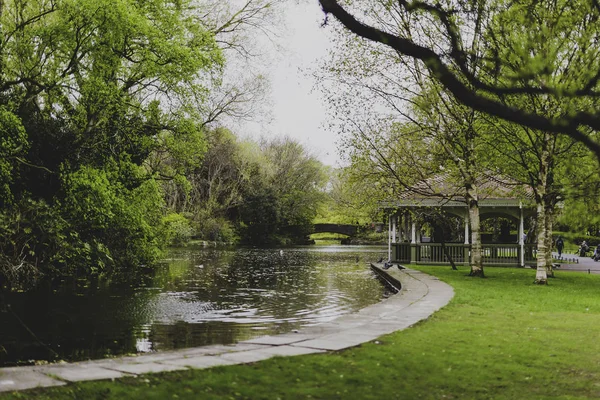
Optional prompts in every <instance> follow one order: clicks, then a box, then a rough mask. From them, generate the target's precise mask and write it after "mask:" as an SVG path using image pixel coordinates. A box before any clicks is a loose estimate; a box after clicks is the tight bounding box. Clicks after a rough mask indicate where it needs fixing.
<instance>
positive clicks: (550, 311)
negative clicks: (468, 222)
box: [0, 267, 600, 400]
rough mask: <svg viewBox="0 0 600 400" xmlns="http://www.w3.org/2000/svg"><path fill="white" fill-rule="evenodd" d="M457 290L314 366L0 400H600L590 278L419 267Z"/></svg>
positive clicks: (156, 378) (265, 367)
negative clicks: (419, 318)
mask: <svg viewBox="0 0 600 400" xmlns="http://www.w3.org/2000/svg"><path fill="white" fill-rule="evenodd" d="M419 269H421V270H424V271H426V272H430V273H432V274H434V275H436V276H438V277H440V279H442V280H444V281H446V282H448V283H449V284H451V285H452V286H453V287H454V288H455V292H456V295H455V297H454V299H453V300H452V301H451V302H450V304H449V305H448V306H446V307H445V308H444V309H442V310H441V311H439V312H437V313H435V314H434V315H433V316H432V317H430V318H429V319H428V320H426V321H423V322H421V323H419V324H417V325H416V326H414V327H412V328H410V329H407V330H405V331H402V332H397V333H394V334H391V335H387V336H382V337H381V338H380V339H379V340H378V341H375V342H372V343H367V344H364V345H362V346H359V347H356V348H353V349H350V350H345V351H340V352H335V353H328V354H323V355H310V356H299V357H290V358H276V359H271V360H267V361H263V362H259V363H255V364H251V365H238V366H229V367H218V368H213V369H210V370H197V371H185V372H179V373H168V374H156V375H147V376H144V377H138V378H135V379H134V378H131V379H123V380H118V381H115V382H110V381H102V382H84V383H80V384H76V385H68V386H66V387H60V388H53V389H45V390H34V391H27V392H21V393H16V394H12V395H11V394H8V395H6V394H5V395H4V396H2V395H0V399H13V398H18V399H86V400H87V399H161V400H162V399H278V398H280V399H337V398H339V399H585V398H598V397H600V296H599V294H600V276H598V275H588V274H582V273H574V272H562V271H557V272H556V275H557V278H555V279H552V280H551V282H550V285H548V286H537V285H533V284H532V282H533V280H534V275H535V271H534V270H530V269H505V268H487V269H486V275H487V278H485V279H479V278H470V277H467V276H466V274H467V272H468V271H467V270H466V269H461V270H459V271H451V270H450V269H449V268H446V267H421V268H419Z"/></svg>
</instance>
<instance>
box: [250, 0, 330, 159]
mask: <svg viewBox="0 0 600 400" xmlns="http://www.w3.org/2000/svg"><path fill="white" fill-rule="evenodd" d="M322 22H323V13H322V11H321V9H320V7H319V6H318V2H317V1H311V2H306V3H304V2H303V4H293V3H291V2H290V3H288V4H287V5H286V7H285V15H284V16H283V21H282V26H283V27H284V28H285V33H283V34H282V35H281V36H278V37H277V38H275V39H274V40H277V41H280V42H281V43H282V45H284V46H285V48H284V49H283V50H282V51H281V52H278V53H277V54H276V55H275V56H274V61H273V62H272V63H271V65H270V67H269V68H268V71H267V75H268V77H269V78H270V82H271V94H270V96H269V98H270V102H271V106H272V107H271V113H272V121H270V122H261V123H250V124H247V125H245V126H244V127H243V131H244V133H245V134H250V135H251V136H252V137H254V138H258V137H260V136H264V137H267V138H271V137H274V136H280V135H281V136H286V135H287V136H290V137H292V138H295V139H297V140H298V141H299V142H300V143H302V144H303V145H305V146H306V147H307V148H308V149H309V150H310V151H311V152H312V153H313V154H314V155H316V156H317V157H318V159H319V160H321V161H322V162H323V163H325V164H328V165H332V166H337V165H338V158H339V157H338V154H337V150H336V144H335V143H336V134H335V133H333V132H330V131H328V130H327V129H326V128H325V126H324V125H325V118H326V104H325V103H324V102H323V100H322V95H321V93H320V92H319V90H318V89H316V88H315V81H314V80H313V79H312V78H311V76H310V69H311V68H313V67H314V66H315V65H316V63H317V62H318V60H319V59H320V58H322V57H324V56H325V55H326V54H327V51H328V47H329V39H328V37H327V29H326V28H325V29H323V28H321V27H320V24H321V23H322Z"/></svg>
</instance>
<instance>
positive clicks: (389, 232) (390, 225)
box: [387, 214, 392, 261]
mask: <svg viewBox="0 0 600 400" xmlns="http://www.w3.org/2000/svg"><path fill="white" fill-rule="evenodd" d="M387 259H388V261H391V260H392V214H390V215H389V216H388V257H387Z"/></svg>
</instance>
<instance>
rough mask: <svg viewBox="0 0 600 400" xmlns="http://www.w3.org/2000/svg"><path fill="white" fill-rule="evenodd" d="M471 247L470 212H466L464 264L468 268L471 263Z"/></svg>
mask: <svg viewBox="0 0 600 400" xmlns="http://www.w3.org/2000/svg"><path fill="white" fill-rule="evenodd" d="M470 248H471V245H470V244H469V211H468V210H466V211H465V244H464V246H463V264H464V265H465V266H468V265H469V263H470V255H469V250H470Z"/></svg>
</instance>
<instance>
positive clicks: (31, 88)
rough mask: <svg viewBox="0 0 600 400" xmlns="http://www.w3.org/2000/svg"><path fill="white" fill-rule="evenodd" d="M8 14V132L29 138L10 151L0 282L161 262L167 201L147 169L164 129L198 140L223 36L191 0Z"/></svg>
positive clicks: (0, 88)
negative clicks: (23, 273)
mask: <svg viewBox="0 0 600 400" xmlns="http://www.w3.org/2000/svg"><path fill="white" fill-rule="evenodd" d="M0 6H1V10H0V11H1V13H0V30H1V31H2V38H1V39H0V58H1V65H0V105H1V106H2V110H3V111H5V112H6V113H7V114H6V115H7V116H8V117H6V118H3V120H2V121H1V122H2V124H3V126H2V129H3V130H4V131H10V132H15V134H16V132H18V129H19V128H18V126H22V127H23V128H24V131H25V134H26V136H25V137H23V136H22V135H21V136H19V135H17V136H15V139H16V140H17V141H15V142H14V143H15V145H14V146H13V149H12V150H11V152H10V154H9V156H10V163H11V165H12V168H13V171H14V172H13V175H14V176H18V177H19V179H15V180H13V181H12V182H9V184H8V186H9V188H10V194H9V195H7V196H4V198H5V199H9V200H10V204H9V205H8V207H7V208H5V212H4V213H3V215H2V218H3V221H2V226H3V228H2V229H3V233H5V234H3V235H2V239H1V240H0V248H1V250H2V253H4V254H5V255H7V254H11V255H12V256H11V257H10V259H6V258H3V261H4V262H3V263H2V267H3V270H2V272H6V271H15V270H18V269H19V268H20V267H19V266H20V265H22V264H24V263H25V264H27V265H30V266H33V267H37V268H38V269H43V271H46V272H52V273H57V272H63V273H68V272H69V271H72V270H73V269H77V268H89V269H91V270H93V269H97V268H98V267H100V269H101V268H102V267H103V266H115V265H121V266H125V265H129V264H139V263H143V262H147V261H149V260H152V259H153V258H154V257H156V255H157V249H158V248H159V247H160V240H159V237H160V229H159V228H160V227H159V225H160V216H161V214H162V199H161V193H160V188H159V187H158V185H157V184H156V181H154V180H153V179H152V178H153V176H152V175H151V174H149V173H148V170H146V169H145V168H141V165H142V163H143V162H144V160H145V159H146V158H147V157H148V156H149V155H150V154H151V153H152V152H153V151H154V150H156V149H157V148H158V147H160V146H161V144H160V138H161V137H162V136H164V135H165V132H169V134H171V135H173V136H176V137H183V136H187V135H188V134H194V133H198V132H199V130H200V128H201V126H200V125H199V124H198V123H197V122H195V121H194V119H195V118H194V112H195V111H194V110H195V109H197V107H194V106H193V104H194V103H195V101H196V100H197V99H198V96H197V95H198V94H199V93H200V92H202V91H203V90H204V89H203V85H202V84H201V82H202V81H203V80H204V79H203V78H204V77H205V76H207V75H210V74H211V73H218V71H219V68H220V66H221V65H222V63H223V58H222V54H221V51H220V49H219V47H218V45H217V43H216V41H215V36H214V33H213V32H211V31H209V30H208V29H206V28H205V27H204V25H203V24H202V21H201V19H199V17H198V15H197V13H196V9H197V8H196V7H194V5H193V4H192V3H190V2H188V1H175V2H171V1H167V0H148V1H142V2H139V1H132V0H119V1H105V0H101V1H95V0H94V1H92V0H81V1H80V0H77V1H75V0H58V1H46V0H33V1H24V0H11V1H4V2H2V4H1V5H0ZM14 121H16V122H15V124H13V122H14ZM15 127H16V128H15ZM15 129H17V130H15ZM13 136H14V135H13ZM19 140H20V141H24V140H26V143H22V144H19V142H18V141H19ZM3 147H4V146H3ZM18 149H19V150H18ZM17 150H18V151H17ZM25 152H26V153H25ZM54 268H58V269H54ZM5 275H6V274H5Z"/></svg>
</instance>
